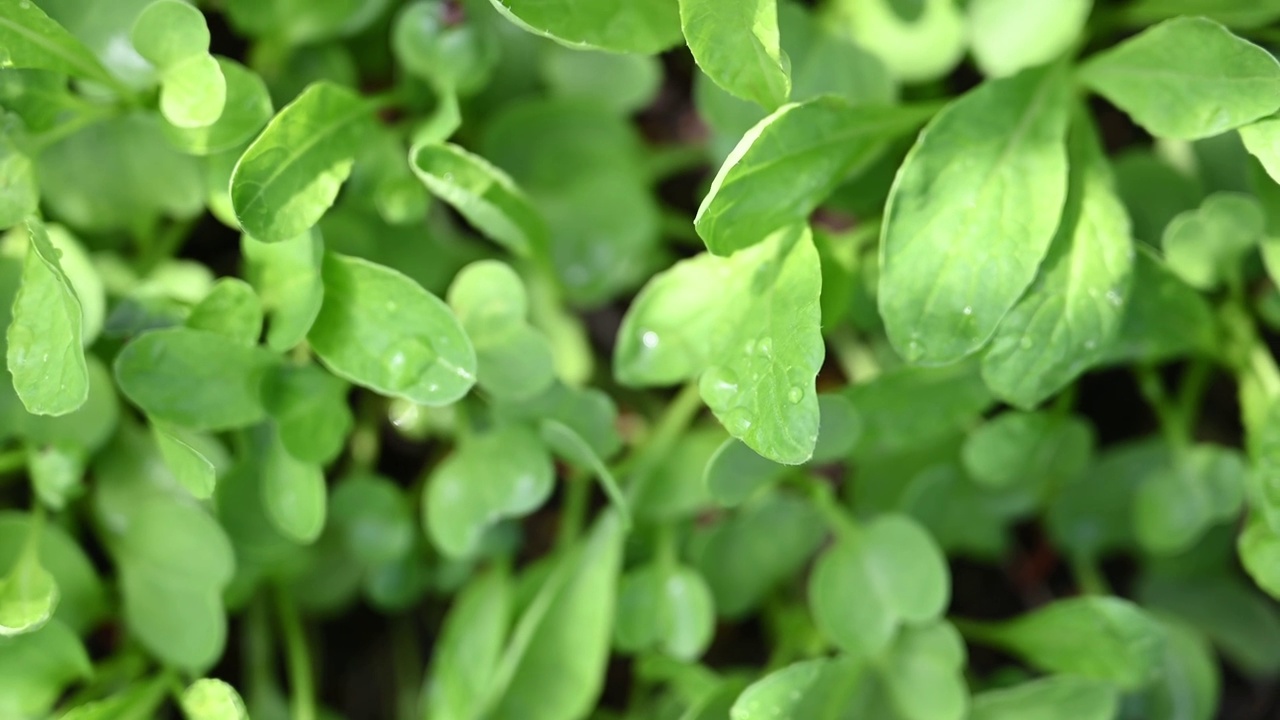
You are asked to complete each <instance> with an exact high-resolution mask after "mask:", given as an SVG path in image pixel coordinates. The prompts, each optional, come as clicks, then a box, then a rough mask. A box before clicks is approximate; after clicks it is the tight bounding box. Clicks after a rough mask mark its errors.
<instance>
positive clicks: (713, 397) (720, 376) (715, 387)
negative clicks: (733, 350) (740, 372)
mask: <svg viewBox="0 0 1280 720" xmlns="http://www.w3.org/2000/svg"><path fill="white" fill-rule="evenodd" d="M698 389H699V390H701V391H702V398H703V399H704V400H706V401H707V404H708V405H710V406H711V407H712V409H716V408H726V407H729V406H731V405H733V404H734V401H735V400H737V397H738V376H737V375H736V374H734V372H733V371H732V370H729V369H727V368H722V367H713V368H711V369H710V370H708V371H707V372H706V374H705V375H703V376H702V380H701V381H699V383H698Z"/></svg>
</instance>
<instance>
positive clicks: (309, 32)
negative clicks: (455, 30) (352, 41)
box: [226, 0, 388, 50]
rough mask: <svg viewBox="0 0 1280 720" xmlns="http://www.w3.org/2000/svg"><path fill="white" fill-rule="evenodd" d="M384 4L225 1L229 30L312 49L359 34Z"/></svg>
mask: <svg viewBox="0 0 1280 720" xmlns="http://www.w3.org/2000/svg"><path fill="white" fill-rule="evenodd" d="M387 4H388V3H387V0H367V1H366V0H228V2H227V5H226V9H227V14H228V15H229V17H230V20H231V22H232V26H233V27H235V28H236V29H237V30H238V31H240V32H241V33H245V34H247V35H250V36H254V37H262V38H270V40H271V41H277V40H278V41H282V42H284V43H285V44H286V45H291V46H307V45H312V46H313V47H314V46H315V45H314V44H315V43H317V42H318V41H323V40H332V39H336V38H338V37H339V36H343V35H350V34H353V33H357V32H359V31H360V30H362V29H364V28H365V27H366V26H367V25H369V23H371V22H373V21H375V20H377V19H378V18H379V17H380V16H382V15H383V13H384V11H385V10H386V8H387ZM336 45H337V43H331V44H328V45H320V47H335V46H336ZM290 49H291V50H300V49H305V48H302V47H293V48H290Z"/></svg>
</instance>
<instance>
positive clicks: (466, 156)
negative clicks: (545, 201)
mask: <svg viewBox="0 0 1280 720" xmlns="http://www.w3.org/2000/svg"><path fill="white" fill-rule="evenodd" d="M409 165H410V167H412V168H413V172H414V173H415V174H416V175H417V176H418V179H420V180H422V182H423V184H424V185H426V186H427V189H428V190H430V191H431V192H432V193H433V194H434V195H436V196H437V197H439V198H440V199H441V200H444V201H445V202H447V203H449V204H450V205H452V206H453V207H454V208H455V209H456V210H457V211H458V212H459V213H461V214H462V216H463V217H465V218H466V219H467V220H468V221H469V222H470V223H471V224H472V225H474V226H475V227H476V228H477V229H479V230H480V231H481V232H483V233H484V234H485V235H487V236H489V237H490V238H492V239H493V240H494V241H496V242H498V243H501V244H502V245H503V246H505V247H506V248H507V249H508V250H511V251H512V252H514V253H517V254H520V255H529V254H531V253H535V252H541V251H542V250H543V248H544V247H545V246H546V242H547V237H546V236H547V228H546V224H545V221H544V220H543V219H542V217H541V216H540V215H539V213H538V210H537V209H536V208H535V207H534V206H533V204H532V203H531V202H530V201H529V199H528V198H527V197H525V195H524V193H523V192H521V190H520V188H518V187H516V185H515V183H514V182H512V180H511V178H510V177H508V176H507V174H506V173H504V172H502V171H501V170H499V169H498V168H496V167H494V166H493V165H491V164H490V163H489V162H487V161H486V160H485V159H484V158H481V157H480V156H478V155H473V154H471V153H469V152H467V151H466V150H463V149H462V148H460V147H458V146H456V145H450V144H448V143H444V144H440V145H418V146H416V147H414V148H412V149H411V150H410V151H409Z"/></svg>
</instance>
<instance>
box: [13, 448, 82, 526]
mask: <svg viewBox="0 0 1280 720" xmlns="http://www.w3.org/2000/svg"><path fill="white" fill-rule="evenodd" d="M84 469H85V457H84V453H83V452H82V451H80V450H79V449H78V448H76V447H74V446H57V445H45V446H43V447H39V448H32V449H31V450H30V452H29V454H28V457H27V474H28V475H30V476H31V487H32V488H33V489H34V490H35V492H36V497H38V498H40V502H42V503H44V504H45V506H46V507H48V508H50V509H52V510H61V509H63V508H65V507H66V505H67V503H68V502H70V501H71V500H72V499H74V498H76V497H79V496H80V494H81V493H82V492H84Z"/></svg>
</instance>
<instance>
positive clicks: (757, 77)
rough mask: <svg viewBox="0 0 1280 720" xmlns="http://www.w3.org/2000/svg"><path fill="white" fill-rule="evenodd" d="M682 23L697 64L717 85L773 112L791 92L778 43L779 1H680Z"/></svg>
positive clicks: (786, 62)
mask: <svg viewBox="0 0 1280 720" xmlns="http://www.w3.org/2000/svg"><path fill="white" fill-rule="evenodd" d="M680 25H681V28H682V29H683V31H684V38H685V42H686V43H687V44H688V45H689V50H691V51H692V52H693V59H694V60H696V61H697V63H698V67H700V68H702V71H703V72H704V73H706V74H707V77H709V78H711V79H712V80H714V81H715V82H716V84H718V85H719V86H720V87H722V88H724V89H725V90H728V91H729V92H731V93H733V94H734V95H737V96H738V97H741V98H746V99H747V100H754V101H755V102H756V103H758V104H759V105H761V106H762V107H764V108H765V109H769V110H772V109H773V108H776V107H778V106H779V105H781V104H783V103H785V102H786V101H787V96H788V95H790V94H791V73H790V70H791V68H790V64H791V63H790V62H789V61H788V60H787V58H786V55H784V54H783V52H782V48H781V47H779V45H778V41H779V38H778V4H777V0H680Z"/></svg>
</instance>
